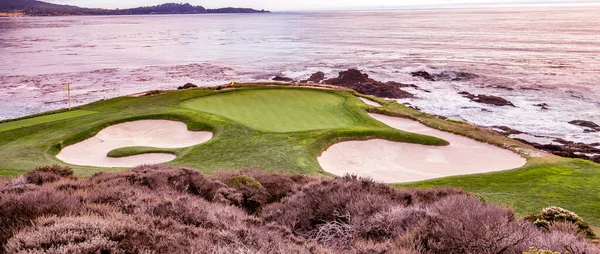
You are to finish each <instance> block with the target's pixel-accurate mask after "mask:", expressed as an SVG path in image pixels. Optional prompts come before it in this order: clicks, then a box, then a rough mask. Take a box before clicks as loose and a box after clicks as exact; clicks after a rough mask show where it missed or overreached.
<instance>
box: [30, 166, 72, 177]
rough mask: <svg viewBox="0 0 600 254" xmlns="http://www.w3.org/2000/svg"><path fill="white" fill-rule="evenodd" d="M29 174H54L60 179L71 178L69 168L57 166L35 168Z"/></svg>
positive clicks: (70, 169)
mask: <svg viewBox="0 0 600 254" xmlns="http://www.w3.org/2000/svg"><path fill="white" fill-rule="evenodd" d="M31 172H32V173H35V172H47V173H54V174H57V175H59V176H62V177H72V176H73V169H72V168H71V167H69V166H61V165H58V164H54V165H49V166H40V167H36V168H34V169H33V170H32V171H31Z"/></svg>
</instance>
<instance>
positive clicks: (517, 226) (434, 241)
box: [422, 196, 537, 253]
mask: <svg viewBox="0 0 600 254" xmlns="http://www.w3.org/2000/svg"><path fill="white" fill-rule="evenodd" d="M428 211H429V212H430V213H432V214H434V215H433V216H432V217H431V219H430V220H429V222H428V224H427V225H426V226H425V227H423V234H424V237H423V239H424V241H423V243H422V244H423V246H426V248H427V250H428V251H430V252H432V253H518V252H520V251H524V249H523V246H522V244H523V243H525V242H526V241H527V240H529V239H531V238H532V237H533V236H535V235H536V233H537V230H536V229H535V227H533V225H531V223H528V222H523V221H516V216H515V214H514V212H513V211H511V210H509V209H507V208H503V207H497V206H493V205H490V204H485V203H482V202H481V201H480V200H478V199H477V198H474V197H468V196H451V197H447V198H445V199H443V200H440V201H438V202H436V203H434V204H432V205H430V206H429V207H428ZM527 247H529V246H527ZM525 250H526V249H525Z"/></svg>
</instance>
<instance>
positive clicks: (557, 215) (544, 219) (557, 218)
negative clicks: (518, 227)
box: [525, 206, 596, 238]
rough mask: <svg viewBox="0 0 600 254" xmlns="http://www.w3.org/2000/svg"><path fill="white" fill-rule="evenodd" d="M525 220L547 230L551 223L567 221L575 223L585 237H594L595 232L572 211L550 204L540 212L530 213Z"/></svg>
mask: <svg viewBox="0 0 600 254" xmlns="http://www.w3.org/2000/svg"><path fill="white" fill-rule="evenodd" d="M525 219H526V220H528V221H531V222H533V224H534V225H535V226H536V227H538V228H540V229H545V230H549V229H550V227H551V225H552V224H554V223H555V222H569V223H573V224H575V225H577V227H578V228H579V232H581V233H584V234H585V236H586V237H590V238H595V237H596V234H595V233H594V231H593V230H592V228H591V227H590V226H589V224H588V223H587V222H585V221H584V220H583V219H582V218H581V217H579V216H578V215H577V214H575V213H574V212H571V211H569V210H567V209H564V208H561V207H556V206H550V207H546V208H544V209H542V212H541V213H537V214H531V215H529V216H527V217H525Z"/></svg>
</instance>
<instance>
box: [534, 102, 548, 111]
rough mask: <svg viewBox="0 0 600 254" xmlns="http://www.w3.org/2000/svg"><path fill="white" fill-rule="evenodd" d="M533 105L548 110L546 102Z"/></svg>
mask: <svg viewBox="0 0 600 254" xmlns="http://www.w3.org/2000/svg"><path fill="white" fill-rule="evenodd" d="M533 106H536V107H540V108H541V109H543V110H548V107H549V106H548V104H547V103H540V104H535V105H533Z"/></svg>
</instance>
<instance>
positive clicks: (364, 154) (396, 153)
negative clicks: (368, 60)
mask: <svg viewBox="0 0 600 254" xmlns="http://www.w3.org/2000/svg"><path fill="white" fill-rule="evenodd" d="M369 115H370V116H371V117H373V118H375V119H377V120H379V121H381V122H383V123H385V124H387V125H389V126H391V127H393V128H396V129H399V130H403V131H409V132H413V133H420V134H425V135H430V136H435V137H439V138H442V139H444V140H446V141H448V142H450V145H448V146H441V147H437V146H425V145H418V144H409V143H401V142H391V141H387V140H381V139H375V140H368V141H349V142H342V143H338V144H335V145H333V146H331V147H330V148H329V149H327V151H325V152H323V154H322V155H321V157H319V163H320V164H321V167H323V169H324V170H325V171H327V172H330V173H333V174H336V175H344V174H346V173H350V174H357V175H361V176H369V177H372V178H373V179H374V180H376V181H383V182H387V183H392V182H394V183H399V182H413V181H420V180H426V179H432V178H439V177H445V176H455V175H466V174H475V173H485V172H492V171H500V170H507V169H513V168H518V167H521V166H523V165H525V162H526V160H525V159H524V158H522V157H521V156H519V155H518V154H516V153H513V152H511V151H509V150H505V149H501V148H499V147H496V146H493V145H489V144H485V143H482V142H479V141H475V140H472V139H470V138H467V137H463V136H459V135H455V134H452V133H448V132H443V131H440V130H436V129H433V128H429V127H427V126H425V125H423V124H421V123H419V122H416V121H413V120H408V119H404V118H399V117H390V116H384V115H378V114H369Z"/></svg>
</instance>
